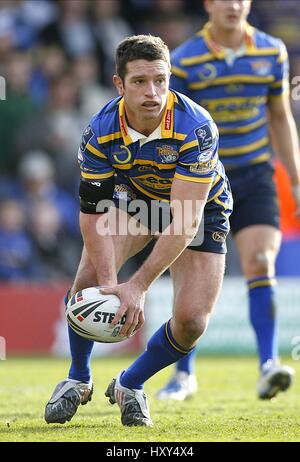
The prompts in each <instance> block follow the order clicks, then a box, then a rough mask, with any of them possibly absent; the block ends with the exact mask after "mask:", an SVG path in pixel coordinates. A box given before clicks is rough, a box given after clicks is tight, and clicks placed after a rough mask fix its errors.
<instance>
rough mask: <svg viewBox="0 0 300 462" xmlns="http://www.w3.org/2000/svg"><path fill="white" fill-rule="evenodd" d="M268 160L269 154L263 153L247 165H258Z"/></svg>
mask: <svg viewBox="0 0 300 462" xmlns="http://www.w3.org/2000/svg"><path fill="white" fill-rule="evenodd" d="M270 158H271V154H270V153H269V152H264V153H263V154H260V155H259V156H257V157H255V158H254V159H253V160H251V161H250V162H249V163H250V164H260V163H261V162H266V161H267V160H269V159H270Z"/></svg>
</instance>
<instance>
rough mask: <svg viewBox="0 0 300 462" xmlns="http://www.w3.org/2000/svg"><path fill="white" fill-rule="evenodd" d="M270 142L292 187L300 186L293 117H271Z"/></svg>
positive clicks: (297, 149) (299, 165) (296, 134)
mask: <svg viewBox="0 0 300 462" xmlns="http://www.w3.org/2000/svg"><path fill="white" fill-rule="evenodd" d="M271 127H272V141H273V143H274V147H275V149H276V153H277V155H278V157H279V158H280V160H281V161H282V163H283V165H284V166H285V168H286V170H287V173H288V175H289V177H290V181H291V184H292V186H297V185H299V184H300V155H299V138H298V133H297V128H296V124H295V121H294V118H293V116H292V115H291V114H290V115H289V114H288V115H285V116H284V117H272V119H271Z"/></svg>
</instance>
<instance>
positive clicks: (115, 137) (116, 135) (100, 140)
mask: <svg viewBox="0 0 300 462" xmlns="http://www.w3.org/2000/svg"><path fill="white" fill-rule="evenodd" d="M119 138H122V133H121V132H115V133H110V134H109V135H105V136H98V138H97V141H98V143H99V144H102V143H108V141H113V140H118V139H119Z"/></svg>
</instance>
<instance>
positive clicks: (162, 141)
mask: <svg viewBox="0 0 300 462" xmlns="http://www.w3.org/2000/svg"><path fill="white" fill-rule="evenodd" d="M218 138H219V136H218V130H217V127H216V125H215V124H214V122H213V120H212V118H211V117H210V115H209V114H208V112H207V111H206V110H204V109H203V108H200V107H199V106H198V105H197V104H196V103H194V102H193V101H191V100H189V99H188V98H187V97H186V96H184V95H181V94H178V93H176V92H172V91H170V92H169V94H168V98H167V104H166V108H165V111H164V115H163V118H162V122H161V125H160V126H159V127H158V128H157V129H156V130H155V131H154V132H153V133H152V134H151V135H150V136H149V137H148V138H146V137H145V136H144V135H142V134H140V133H137V132H135V131H134V130H132V129H131V128H130V127H128V126H127V123H126V118H125V108H124V100H123V98H116V99H114V100H113V101H111V102H110V103H109V104H108V105H106V106H105V107H104V108H103V109H102V110H101V111H100V112H99V113H98V114H96V115H95V116H94V117H93V119H92V120H91V123H90V125H89V126H88V127H87V129H86V130H85V132H84V134H83V137H82V142H81V146H80V149H79V153H78V159H79V164H80V168H81V175H82V178H83V179H84V180H86V181H100V182H101V180H106V179H109V178H112V177H115V182H116V184H119V185H120V184H123V185H129V186H130V188H131V189H133V190H134V191H136V192H137V193H138V195H139V197H145V198H147V199H155V200H162V201H166V202H169V201H170V191H171V185H172V181H173V178H174V177H175V178H179V179H181V180H184V181H187V182H189V181H192V182H199V183H210V184H211V189H210V193H209V197H208V201H217V200H218V198H219V201H220V200H222V201H223V202H224V201H225V203H226V197H224V194H225V196H226V191H227V188H226V176H225V173H224V167H223V165H222V164H221V162H220V161H219V159H218ZM187 187H188V183H187ZM227 194H229V193H228V192H227ZM229 202H230V198H228V203H229ZM224 208H226V204H224Z"/></svg>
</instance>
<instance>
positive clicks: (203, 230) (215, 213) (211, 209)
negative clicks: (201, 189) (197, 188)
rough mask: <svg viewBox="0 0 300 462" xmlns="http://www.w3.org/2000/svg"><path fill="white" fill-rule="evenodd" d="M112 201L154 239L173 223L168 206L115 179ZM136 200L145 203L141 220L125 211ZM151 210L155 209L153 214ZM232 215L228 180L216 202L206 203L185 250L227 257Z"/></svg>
mask: <svg viewBox="0 0 300 462" xmlns="http://www.w3.org/2000/svg"><path fill="white" fill-rule="evenodd" d="M113 200H114V203H115V205H116V207H119V208H122V209H123V210H126V211H127V213H128V214H129V215H130V216H132V217H135V218H136V219H138V221H139V222H140V223H142V224H143V225H144V226H146V227H147V228H148V229H149V230H150V231H151V234H153V235H154V236H155V233H156V232H162V231H163V230H164V229H165V228H166V227H167V226H168V225H169V224H170V222H171V221H172V214H171V210H170V206H169V204H167V203H166V202H160V201H152V200H151V199H149V198H148V197H146V196H144V195H143V194H142V193H141V192H140V191H138V190H137V189H135V188H134V187H133V186H132V185H129V184H128V183H127V184H126V183H124V180H123V179H122V180H121V181H120V183H118V179H117V181H116V185H115V192H114V198H113ZM136 200H142V201H144V202H145V203H146V204H147V214H146V215H147V216H144V219H143V216H142V217H141V216H138V217H137V215H136V209H135V210H134V211H130V210H128V207H130V206H131V205H134V204H136V203H135V202H134V201H136ZM158 208H159V211H158ZM153 210H155V212H154V213H153ZM156 212H157V213H156ZM231 212H232V197H231V191H230V186H229V183H228V181H227V182H226V187H225V189H224V191H223V192H222V193H221V194H220V196H219V197H218V199H217V200H214V201H211V202H208V203H207V204H206V206H205V208H204V219H203V220H202V222H201V224H200V226H199V229H198V232H197V234H196V236H195V238H194V239H193V241H192V242H191V244H190V245H189V246H188V247H187V248H188V249H191V250H195V251H200V252H212V253H218V254H226V252H227V247H226V237H227V235H228V233H229V231H230V225H229V216H230V214H231ZM144 215H145V214H144ZM153 217H155V218H153Z"/></svg>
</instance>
